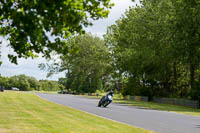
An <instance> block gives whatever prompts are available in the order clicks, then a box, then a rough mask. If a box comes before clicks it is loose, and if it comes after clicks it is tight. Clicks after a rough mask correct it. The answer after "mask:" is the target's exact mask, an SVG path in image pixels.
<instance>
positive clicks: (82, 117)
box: [0, 91, 152, 133]
mask: <svg viewBox="0 0 200 133" xmlns="http://www.w3.org/2000/svg"><path fill="white" fill-rule="evenodd" d="M0 133H152V132H151V131H147V130H144V129H141V128H136V127H132V126H128V125H125V124H121V123H118V122H114V121H111V120H107V119H103V118H100V117H97V116H94V115H91V114H88V113H85V112H82V111H77V110H75V109H72V108H68V107H65V106H62V105H58V104H55V103H52V102H49V101H46V100H43V99H41V98H39V97H38V96H36V95H34V94H33V93H27V92H13V91H5V92H2V93H0Z"/></svg>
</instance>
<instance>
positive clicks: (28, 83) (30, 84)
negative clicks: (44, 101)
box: [0, 75, 64, 91]
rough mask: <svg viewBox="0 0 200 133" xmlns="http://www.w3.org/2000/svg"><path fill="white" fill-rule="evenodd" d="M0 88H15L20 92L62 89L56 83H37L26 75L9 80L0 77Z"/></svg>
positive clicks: (46, 81)
mask: <svg viewBox="0 0 200 133" xmlns="http://www.w3.org/2000/svg"><path fill="white" fill-rule="evenodd" d="M0 86H3V87H5V88H6V89H10V88H11V87H17V88H19V89H20V91H32V90H37V91H40V90H44V91H57V90H63V89H64V86H63V85H61V84H59V83H58V82H57V81H48V80H40V81H38V80H37V79H35V78H34V77H29V76H26V75H18V76H12V77H10V78H9V77H2V76H0Z"/></svg>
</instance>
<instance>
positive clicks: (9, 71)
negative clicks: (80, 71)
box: [0, 0, 137, 80]
mask: <svg viewBox="0 0 200 133" xmlns="http://www.w3.org/2000/svg"><path fill="white" fill-rule="evenodd" d="M112 1H113V2H114V3H115V6H114V7H113V8H112V9H111V12H110V14H109V16H108V18H106V19H102V20H98V21H95V22H93V26H91V27H88V28H87V29H86V31H87V32H91V33H92V34H94V35H98V36H100V37H101V36H102V35H103V34H105V33H106V28H107V26H110V25H112V24H114V23H115V21H116V20H117V19H119V18H120V17H121V16H122V14H123V13H124V12H125V11H126V9H128V8H129V7H130V6H134V5H135V3H133V2H132V1H131V0H112ZM136 1H137V0H136ZM0 40H2V42H3V43H2V44H1V59H0V60H1V61H2V62H3V64H2V65H1V66H0V74H1V75H2V76H7V77H10V76H13V75H19V74H25V75H27V76H33V77H36V78H37V79H38V80H40V79H47V78H46V74H47V72H45V71H42V70H40V69H39V68H38V64H40V63H45V62H46V61H45V59H44V58H41V57H40V58H37V59H27V60H25V59H18V65H15V64H11V63H10V62H9V60H8V58H7V54H9V53H12V49H11V48H7V47H6V45H7V43H8V42H7V41H6V40H4V39H3V38H2V37H0ZM59 77H64V73H60V74H56V75H53V76H52V77H51V78H48V79H49V80H57V79H58V78H59Z"/></svg>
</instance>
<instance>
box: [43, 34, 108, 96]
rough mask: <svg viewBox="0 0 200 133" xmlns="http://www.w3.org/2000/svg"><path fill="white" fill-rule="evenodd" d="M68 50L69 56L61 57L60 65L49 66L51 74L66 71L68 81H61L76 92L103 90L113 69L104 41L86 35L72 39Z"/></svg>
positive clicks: (69, 41)
mask: <svg viewBox="0 0 200 133" xmlns="http://www.w3.org/2000/svg"><path fill="white" fill-rule="evenodd" d="M68 48H69V52H68V54H66V55H61V56H60V61H61V62H60V63H56V62H55V63H53V64H52V65H49V68H48V65H47V67H46V68H48V70H49V72H50V73H53V72H56V71H58V72H59V71H66V79H65V80H64V79H60V81H61V80H62V81H63V82H62V84H64V85H66V88H67V89H72V90H74V91H76V92H95V90H97V89H101V88H103V87H104V86H105V82H106V81H105V80H106V78H107V77H108V76H109V71H110V68H111V66H110V56H109V51H108V49H107V47H106V45H105V43H104V41H103V40H102V39H100V38H99V37H97V36H93V35H91V34H84V35H79V36H74V37H72V38H70V39H69V40H68ZM56 61H58V60H56ZM42 66H43V65H41V68H42ZM44 68H45V67H44ZM44 68H43V69H44Z"/></svg>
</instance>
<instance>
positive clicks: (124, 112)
mask: <svg viewBox="0 0 200 133" xmlns="http://www.w3.org/2000/svg"><path fill="white" fill-rule="evenodd" d="M37 95H38V96H40V97H42V98H44V99H46V100H49V101H52V102H55V103H58V104H62V105H65V106H69V107H72V108H75V109H78V110H83V111H86V112H89V113H92V114H96V115H99V116H102V117H105V118H109V119H112V120H116V121H119V122H123V123H126V124H129V125H133V126H137V127H141V128H144V129H148V130H152V131H156V132H159V133H200V117H195V116H189V115H183V114H177V113H172V112H166V111H156V110H149V109H142V108H138V107H133V106H126V105H123V104H115V103H111V104H110V105H109V106H108V107H107V108H99V107H97V103H98V101H99V100H97V99H89V98H85V97H81V96H73V95H60V94H41V93H37Z"/></svg>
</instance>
